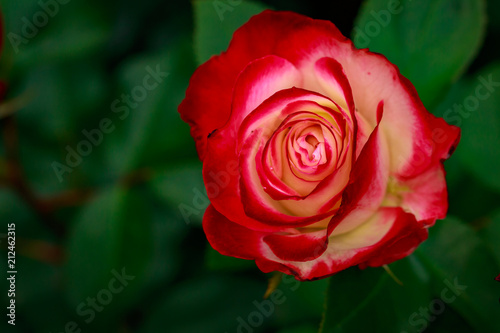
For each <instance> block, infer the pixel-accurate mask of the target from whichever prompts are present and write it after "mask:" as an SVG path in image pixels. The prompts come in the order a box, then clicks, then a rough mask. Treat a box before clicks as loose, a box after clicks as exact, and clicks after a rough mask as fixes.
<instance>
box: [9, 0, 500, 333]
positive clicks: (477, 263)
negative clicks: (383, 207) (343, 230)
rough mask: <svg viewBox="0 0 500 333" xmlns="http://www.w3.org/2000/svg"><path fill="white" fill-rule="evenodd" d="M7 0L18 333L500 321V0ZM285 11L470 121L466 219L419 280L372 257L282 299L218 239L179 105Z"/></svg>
mask: <svg viewBox="0 0 500 333" xmlns="http://www.w3.org/2000/svg"><path fill="white" fill-rule="evenodd" d="M0 4H1V11H2V14H3V20H4V22H3V26H4V33H3V38H4V45H3V50H2V55H1V58H0V79H2V80H3V82H4V83H5V84H6V90H5V94H4V89H3V86H4V85H0V94H4V95H3V96H2V97H3V100H2V102H1V104H0V126H1V137H0V221H1V227H0V248H1V252H0V253H1V256H0V262H1V264H0V268H1V269H0V294H1V295H2V296H1V297H0V299H1V308H2V309H3V310H2V311H0V312H1V313H2V316H1V317H0V332H53V333H55V332H57V333H59V332H74V333H77V332H96V333H98V332H123V333H127V332H144V333H147V332H169V333H170V332H172V333H176V332H182V333H189V332H193V333H194V332H202V333H205V332H207V333H210V332H218V333H219V332H222V333H224V332H242V333H252V332H279V333H309V332H311V333H312V332H318V329H319V328H320V323H322V324H321V332H359V331H368V332H421V331H423V330H425V331H426V332H500V324H499V321H498V320H497V318H498V315H499V311H500V305H499V302H498V298H499V297H500V283H499V282H495V281H494V277H495V276H496V275H498V274H499V273H500V245H499V239H500V204H499V201H500V172H499V165H500V149H499V148H498V147H499V144H500V110H499V105H500V89H499V85H500V84H498V83H496V82H499V83H500V48H499V46H498V41H499V40H500V23H499V22H500V1H498V0H490V1H479V0H421V1H417V0H413V1H411V0H407V1H401V3H399V1H395V0H392V1H387V0H384V1H382V0H367V1H365V2H364V3H363V5H362V3H361V1H349V2H347V1H345V2H333V1H332V2H331V3H330V4H324V3H323V4H319V3H315V2H312V1H298V0H288V1H284V0H283V1H280V0H273V1H271V0H269V1H261V2H246V1H238V0H220V1H218V0H217V1H212V0H210V1H195V2H193V3H191V2H188V1H166V0H142V1H132V0H123V1H114V0H112V1H107V2H103V1H96V0H87V1H82V0H41V1H37V0H16V1H14V0H1V1H0ZM265 8H274V9H278V10H292V11H296V12H298V13H302V14H305V15H308V16H311V17H314V18H321V19H327V20H331V21H332V22H334V23H335V24H336V25H337V26H338V27H339V29H340V30H341V31H342V33H343V34H344V35H346V36H352V37H353V38H354V40H355V42H356V45H357V46H359V47H368V48H370V49H371V50H373V51H376V52H381V53H383V54H385V55H386V56H387V57H388V58H389V59H390V60H391V61H393V62H394V63H396V64H397V65H398V66H399V67H400V69H401V71H402V73H403V74H404V75H406V76H407V77H408V78H409V79H410V80H411V81H412V82H413V83H414V84H415V86H416V88H417V90H418V92H419V94H420V96H421V97H422V100H423V101H424V103H425V105H426V107H427V108H428V109H429V111H431V112H433V113H434V114H436V115H439V116H442V117H444V118H445V119H446V120H447V121H448V122H450V123H451V124H454V125H458V126H461V127H462V129H463V132H462V141H461V143H460V145H459V146H458V149H457V151H456V153H455V154H454V156H453V157H452V158H451V159H450V160H449V161H447V162H446V163H445V166H446V169H447V171H448V184H449V196H450V209H449V218H447V219H446V220H445V221H439V222H438V223H437V225H436V226H435V227H433V228H432V229H431V230H430V237H429V240H428V241H426V242H425V243H424V244H423V245H422V246H421V247H420V248H419V249H418V250H417V251H416V253H415V254H413V255H412V256H410V257H409V258H406V259H404V260H401V261H399V262H397V263H394V264H391V265H390V268H391V269H392V271H393V272H394V274H395V275H396V276H397V277H398V278H399V280H401V281H402V283H403V286H400V285H398V284H397V283H396V282H395V281H394V280H393V279H391V278H390V276H389V275H388V274H387V273H386V272H385V271H384V270H383V269H381V268H378V269H367V270H365V271H361V272H360V271H359V270H358V269H357V268H353V269H349V270H347V271H345V272H341V273H339V274H337V275H335V276H334V277H333V278H331V279H324V280H319V281H315V282H302V283H299V282H297V281H295V280H294V279H293V278H292V277H287V276H284V277H283V278H281V280H282V281H281V284H280V285H279V286H278V287H277V288H278V289H277V291H278V293H277V294H276V295H277V296H279V297H276V298H274V299H272V298H271V300H268V301H264V300H263V295H264V293H265V291H266V288H267V284H268V279H269V278H270V277H271V276H272V275H271V274H263V273H261V272H260V271H259V270H258V269H257V268H256V267H255V265H254V263H253V262H249V261H245V260H237V259H233V258H228V257H223V256H221V255H219V254H218V253H216V252H215V251H214V250H212V249H211V248H210V247H209V246H208V243H207V241H206V239H205V236H204V234H203V230H202V228H201V220H202V217H203V211H204V209H205V207H206V206H207V204H208V199H207V198H206V197H205V195H204V193H205V190H204V185H203V181H202V177H201V162H199V160H198V159H197V157H196V152H195V148H194V142H193V140H192V139H191V137H190V135H189V126H188V125H186V124H184V123H183V122H182V121H181V120H180V118H179V115H178V113H177V106H178V104H179V103H180V102H181V100H182V99H183V97H184V92H185V89H186V87H187V85H188V82H189V78H190V76H191V74H192V73H193V71H194V70H195V68H196V66H197V65H199V64H200V63H202V62H203V61H205V60H206V59H208V58H209V57H210V56H211V55H213V54H216V53H219V52H221V51H222V50H224V49H225V48H226V47H227V44H228V42H229V40H230V38H231V35H232V32H233V31H234V30H235V29H236V28H237V27H239V26H240V25H241V24H243V23H244V22H246V21H247V20H248V18H249V17H250V16H252V15H254V14H257V13H259V12H260V11H262V10H263V9H265ZM399 9H401V10H399ZM384 13H389V15H385V14H384ZM351 32H352V34H351ZM257 42H258V41H256V43H257ZM485 81H486V82H488V81H490V83H489V84H486V86H485V84H484V82H485ZM495 84H496V85H495ZM481 85H482V86H483V88H480V89H482V90H481V92H482V95H481V96H484V94H485V92H488V97H485V98H478V97H477V89H478V86H481ZM8 224H15V231H16V248H15V250H16V259H15V260H16V261H15V268H16V270H17V275H16V285H15V294H16V295H15V300H16V317H15V318H16V320H15V324H16V325H15V326H12V325H9V324H8V323H7V321H8V320H10V319H9V317H8V316H6V314H7V313H8V311H9V309H7V306H8V305H9V303H8V302H9V299H10V298H9V297H8V296H7V292H8V290H9V281H8V280H7V277H8V275H9V274H7V270H8V266H7V256H8V251H9V249H8V242H7V237H6V236H7V235H6V234H7V231H8V230H7V229H8V227H7V225H8ZM277 279H280V278H279V277H277ZM457 284H458V285H459V286H464V287H457ZM453 286H454V287H453ZM460 288H461V289H460ZM445 290H447V291H445ZM451 296H454V297H451ZM455 296H456V297H455ZM451 299H453V300H451ZM426 309H427V310H426Z"/></svg>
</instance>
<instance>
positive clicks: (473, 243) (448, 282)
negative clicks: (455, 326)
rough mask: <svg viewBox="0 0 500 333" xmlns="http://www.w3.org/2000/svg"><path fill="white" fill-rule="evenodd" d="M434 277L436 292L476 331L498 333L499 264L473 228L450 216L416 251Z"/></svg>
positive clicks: (439, 224) (499, 325)
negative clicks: (497, 292) (497, 277)
mask: <svg viewBox="0 0 500 333" xmlns="http://www.w3.org/2000/svg"><path fill="white" fill-rule="evenodd" d="M416 254H417V257H418V258H419V259H421V260H422V262H424V265H425V267H426V269H427V270H428V271H429V273H430V274H431V276H432V285H431V287H432V289H433V293H434V294H435V296H437V297H441V299H442V300H443V301H444V302H445V303H446V304H447V306H449V307H452V308H453V309H454V310H455V311H457V312H458V313H460V314H461V315H462V317H464V318H465V319H466V321H467V322H468V323H469V325H471V326H472V327H473V329H474V331H476V332H498V331H499V330H500V322H498V321H495V320H491V318H493V316H495V315H496V313H497V312H498V294H496V293H495V292H496V291H497V290H498V288H496V287H497V285H496V284H497V283H498V282H496V281H494V280H493V279H494V277H496V276H497V275H498V273H499V272H498V263H497V261H496V260H495V257H494V256H493V254H492V253H491V251H490V250H489V249H488V247H487V246H485V244H484V243H483V242H482V241H481V239H480V238H479V237H478V236H477V235H476V233H475V232H474V230H473V229H471V228H470V227H469V226H467V225H466V224H464V223H461V222H460V221H458V220H456V219H453V218H447V219H446V220H444V221H438V222H437V223H436V225H435V226H434V227H432V228H431V229H430V237H429V239H428V240H427V241H426V242H424V243H423V244H422V245H421V246H420V247H419V248H418V249H417V251H416Z"/></svg>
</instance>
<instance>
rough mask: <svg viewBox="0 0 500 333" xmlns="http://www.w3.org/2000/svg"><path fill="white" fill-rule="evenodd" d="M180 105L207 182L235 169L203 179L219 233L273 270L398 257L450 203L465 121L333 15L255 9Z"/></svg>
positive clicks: (214, 233) (234, 251)
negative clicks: (427, 102) (446, 166)
mask: <svg viewBox="0 0 500 333" xmlns="http://www.w3.org/2000/svg"><path fill="white" fill-rule="evenodd" d="M179 112H180V114H181V117H182V119H184V120H185V121H186V122H188V123H189V124H190V126H191V134H192V136H193V138H194V139H195V141H196V147H197V151H198V154H199V157H200V159H201V160H202V161H203V175H204V179H205V183H206V184H211V183H214V182H215V181H218V182H219V183H221V179H216V178H217V175H221V173H224V172H225V173H224V175H225V176H224V177H223V178H224V179H223V180H222V183H223V184H221V185H223V186H220V187H219V188H218V190H217V193H212V195H210V190H209V189H208V188H207V191H208V192H209V197H210V201H211V205H210V206H209V207H208V208H207V210H206V212H205V216H204V219H203V227H204V230H205V233H206V235H207V238H208V240H209V242H210V244H211V245H212V246H213V248H214V249H216V250H217V251H219V252H220V253H222V254H224V255H229V256H234V257H238V258H243V259H252V260H255V261H256V263H257V265H258V266H259V268H260V269H261V270H262V271H264V272H270V271H275V270H277V271H281V272H284V273H287V274H293V275H295V276H296V277H297V278H298V279H300V280H311V279H317V278H322V277H326V276H329V275H332V274H334V273H336V272H338V271H340V270H343V269H345V268H347V267H350V266H354V265H359V266H360V267H366V266H381V265H384V264H388V263H391V262H393V261H394V260H398V259H401V258H403V257H405V256H407V255H409V254H410V253H412V251H414V250H415V248H416V247H417V246H418V245H419V244H420V243H421V242H422V241H424V240H425V239H426V238H427V235H428V231H427V229H428V228H429V227H430V226H432V225H433V224H434V223H435V221H436V219H441V218H444V217H445V214H446V211H447V206H448V202H447V190H446V182H445V172H444V170H443V163H442V162H443V160H444V159H446V158H448V157H449V155H450V153H451V152H452V151H453V149H454V147H455V146H456V144H457V143H458V140H459V136H460V131H459V129H458V128H457V127H454V126H450V125H448V124H447V123H446V122H445V121H444V120H442V119H440V118H436V117H434V116H433V115H431V114H430V113H429V112H428V111H427V110H426V109H425V107H424V105H423V104H422V102H421V101H420V99H419V97H418V95H417V92H416V91H415V88H414V87H413V85H412V84H411V83H410V82H409V81H408V80H407V79H406V78H405V77H403V76H402V75H401V74H400V72H399V70H398V68H397V67H396V66H395V65H393V64H391V63H390V62H389V61H388V60H387V59H386V58H385V57H384V56H382V55H380V54H376V53H372V52H370V51H368V50H366V49H362V50H358V49H356V48H355V47H354V46H353V44H352V42H351V41H350V40H349V39H347V38H346V37H344V36H343V35H342V34H341V33H340V32H339V31H338V30H337V28H336V27H335V26H334V25H333V24H332V23H331V22H328V21H322V20H313V19H311V18H308V17H305V16H302V15H299V14H295V13H291V12H274V11H269V10H268V11H265V12H263V13H261V14H259V15H256V16H254V17H253V18H251V19H250V21H249V22H248V23H246V24H245V25H243V26H242V27H241V28H240V29H238V30H237V31H236V32H235V33H234V36H233V39H232V41H231V43H230V45H229V48H228V50H227V51H226V52H223V53H222V54H221V55H219V56H214V57H212V58H211V59H210V60H208V61H207V62H206V63H204V64H203V65H201V66H200V67H199V68H198V69H197V70H196V72H195V73H194V75H193V77H192V79H191V82H190V85H189V88H188V90H187V92H186V98H185V99H184V101H183V102H182V104H181V105H180V106H179ZM229 166H231V168H233V167H235V168H233V169H234V170H235V171H236V172H226V170H228V167H229ZM219 178H220V176H219Z"/></svg>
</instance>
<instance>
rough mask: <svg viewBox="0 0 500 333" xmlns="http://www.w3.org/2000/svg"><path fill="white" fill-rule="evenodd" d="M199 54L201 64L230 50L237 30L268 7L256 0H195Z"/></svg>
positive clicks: (198, 60) (196, 46)
mask: <svg viewBox="0 0 500 333" xmlns="http://www.w3.org/2000/svg"><path fill="white" fill-rule="evenodd" d="M193 5H194V14H195V19H196V20H195V35H194V43H195V53H196V60H197V62H198V64H201V63H204V62H205V61H207V60H208V59H209V58H210V57H211V56H213V55H216V54H219V53H221V52H222V51H224V50H226V49H227V46H228V45H229V41H230V40H231V37H232V36H233V32H234V31H235V30H236V29H237V28H239V27H240V26H241V25H242V24H244V23H245V22H246V21H248V19H249V18H250V17H252V16H253V15H255V14H258V13H260V12H262V11H263V10H264V9H266V8H267V7H266V6H263V5H261V4H259V3H257V2H252V1H232V2H231V1H229V2H228V1H223V0H216V1H209V0H195V1H194V3H193Z"/></svg>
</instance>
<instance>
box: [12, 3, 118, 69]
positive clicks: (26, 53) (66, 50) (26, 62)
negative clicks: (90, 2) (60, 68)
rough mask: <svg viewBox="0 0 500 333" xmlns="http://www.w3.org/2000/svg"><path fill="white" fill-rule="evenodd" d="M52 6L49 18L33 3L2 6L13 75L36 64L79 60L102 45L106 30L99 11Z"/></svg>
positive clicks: (80, 6) (79, 6)
mask: <svg viewBox="0 0 500 333" xmlns="http://www.w3.org/2000/svg"><path fill="white" fill-rule="evenodd" d="M21 3H22V4H21ZM56 4H58V9H57V11H56V12H54V13H52V15H51V13H49V12H48V11H47V10H44V9H43V8H42V6H40V4H39V2H36V1H35V2H33V1H20V3H18V2H17V1H16V3H15V4H13V3H11V2H10V1H9V2H8V3H7V5H6V6H5V7H6V8H5V10H6V12H7V13H8V19H7V20H6V31H7V32H8V33H7V36H6V43H5V46H6V50H5V51H6V53H7V56H8V57H9V58H11V61H13V64H12V65H13V70H14V72H18V71H19V72H26V71H29V70H30V69H32V68H33V67H36V66H39V65H40V64H52V63H56V62H66V61H68V60H71V59H83V58H84V57H88V56H89V55H94V54H96V52H97V50H98V49H100V48H102V47H103V46H104V45H105V43H106V41H107V39H108V37H109V35H110V27H109V25H108V23H107V22H105V21H104V20H103V19H102V16H101V15H100V13H99V11H94V10H92V9H91V7H89V6H86V5H85V4H83V3H81V2H69V3H67V4H64V5H59V3H58V2H56ZM2 9H3V6H2ZM14 35H15V36H14Z"/></svg>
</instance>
